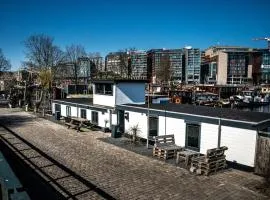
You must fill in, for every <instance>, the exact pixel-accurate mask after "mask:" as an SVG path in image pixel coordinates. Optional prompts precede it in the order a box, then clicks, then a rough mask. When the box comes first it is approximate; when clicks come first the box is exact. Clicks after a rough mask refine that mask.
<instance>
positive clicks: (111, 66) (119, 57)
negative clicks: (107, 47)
mask: <svg viewBox="0 0 270 200" xmlns="http://www.w3.org/2000/svg"><path fill="white" fill-rule="evenodd" d="M105 71H106V72H110V73H113V74H115V75H119V76H121V77H127V76H129V73H130V69H129V54H128V52H111V53H109V54H108V55H107V56H106V58H105Z"/></svg>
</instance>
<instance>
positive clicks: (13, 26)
mask: <svg viewBox="0 0 270 200" xmlns="http://www.w3.org/2000/svg"><path fill="white" fill-rule="evenodd" d="M269 6H270V3H269V1H267V0H259V1H255V0H248V1H241V0H237V1H234V2H223V1H212V0H207V1H204V3H203V4H202V3H201V2H200V1H197V0H193V1H190V2H184V3H182V2H180V1H175V0H168V1H166V4H165V3H164V2H163V1H159V0H156V1H147V2H144V1H142V0H137V1H133V2H128V1H122V0H117V1H114V2H111V1H97V0H93V1H91V2H88V1H80V2H79V3H78V2H76V1H57V2H54V1H51V0H49V1H46V2H44V1H31V0H26V1H24V4H22V3H21V2H20V1H17V0H10V1H6V0H0V19H1V20H0V48H2V50H3V53H4V55H5V56H6V57H7V58H8V59H9V60H10V61H11V64H12V70H16V69H18V67H20V62H21V61H23V60H25V58H24V56H25V55H24V46H23V41H24V40H26V39H27V37H29V36H30V35H33V34H46V35H49V36H52V37H53V38H54V39H55V44H56V45H58V46H60V47H61V48H62V49H64V48H65V46H67V45H71V44H80V45H83V46H84V47H85V49H86V51H87V52H100V53H101V55H102V56H103V57H104V56H105V55H106V54H107V53H109V52H115V51H118V50H120V49H125V48H129V47H136V48H137V49H143V50H149V49H153V48H167V49H170V48H183V47H184V46H186V45H190V46H193V47H194V48H200V49H205V48H207V47H209V46H213V45H233V46H244V47H254V48H266V47H267V44H266V42H265V41H253V40H252V38H257V37H267V36H269V35H270V22H269V21H268V19H269V18H270V14H269V12H268V7H269Z"/></svg>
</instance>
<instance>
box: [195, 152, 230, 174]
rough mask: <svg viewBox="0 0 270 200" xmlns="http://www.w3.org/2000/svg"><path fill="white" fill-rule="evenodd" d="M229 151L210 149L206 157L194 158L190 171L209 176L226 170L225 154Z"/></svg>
mask: <svg viewBox="0 0 270 200" xmlns="http://www.w3.org/2000/svg"><path fill="white" fill-rule="evenodd" d="M227 149H228V148H227V147H221V148H214V149H209V150H207V154H206V155H205V156H199V157H193V158H192V159H191V168H190V171H191V172H196V174H204V175H209V174H211V173H214V172H217V171H219V170H221V169H224V168H226V167H227V164H226V156H225V155H224V152H225V150H227Z"/></svg>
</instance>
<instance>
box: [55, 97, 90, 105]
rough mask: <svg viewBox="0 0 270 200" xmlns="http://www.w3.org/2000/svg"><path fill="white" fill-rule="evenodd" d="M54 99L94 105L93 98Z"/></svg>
mask: <svg viewBox="0 0 270 200" xmlns="http://www.w3.org/2000/svg"><path fill="white" fill-rule="evenodd" d="M54 101H64V102H68V103H75V104H83V105H89V106H92V105H93V98H66V99H55V100H54Z"/></svg>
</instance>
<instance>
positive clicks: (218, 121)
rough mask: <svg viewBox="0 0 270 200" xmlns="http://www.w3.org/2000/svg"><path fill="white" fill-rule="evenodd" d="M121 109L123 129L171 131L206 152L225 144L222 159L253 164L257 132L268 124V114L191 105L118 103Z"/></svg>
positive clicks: (154, 132)
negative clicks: (123, 115)
mask: <svg viewBox="0 0 270 200" xmlns="http://www.w3.org/2000/svg"><path fill="white" fill-rule="evenodd" d="M117 109H118V110H122V111H124V112H125V115H126V116H128V118H126V119H125V122H124V124H125V132H127V133H129V132H130V131H129V130H130V128H131V127H133V126H138V129H139V133H138V135H139V136H140V137H141V138H144V139H146V138H147V113H148V111H149V116H150V117H149V136H150V137H151V136H154V135H166V134H174V136H175V143H176V144H177V145H179V146H183V147H185V148H187V149H190V150H194V151H198V152H200V153H202V154H206V151H207V149H210V148H217V147H219V146H227V147H228V151H226V159H227V160H228V161H231V162H235V163H238V164H241V165H246V166H249V167H254V165H255V154H256V143H257V138H258V133H259V131H261V130H265V129H267V127H269V126H270V114H268V113H256V112H248V111H246V112H245V111H239V110H232V109H226V108H211V107H204V106H193V105H177V104H167V105H158V104H152V105H150V108H149V110H148V106H147V105H132V104H126V105H119V106H117Z"/></svg>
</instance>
